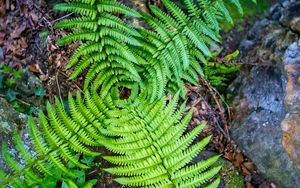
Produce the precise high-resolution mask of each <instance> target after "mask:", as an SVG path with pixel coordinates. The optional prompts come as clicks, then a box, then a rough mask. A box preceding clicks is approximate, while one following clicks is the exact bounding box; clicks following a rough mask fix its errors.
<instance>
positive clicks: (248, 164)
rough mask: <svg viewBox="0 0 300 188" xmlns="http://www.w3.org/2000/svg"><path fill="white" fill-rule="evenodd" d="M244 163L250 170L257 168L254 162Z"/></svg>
mask: <svg viewBox="0 0 300 188" xmlns="http://www.w3.org/2000/svg"><path fill="white" fill-rule="evenodd" d="M242 165H244V166H245V167H246V168H247V169H248V170H249V171H250V172H253V171H254V170H255V165H254V164H253V162H244V163H243V164H242Z"/></svg>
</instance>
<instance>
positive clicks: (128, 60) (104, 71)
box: [55, 0, 141, 97]
mask: <svg viewBox="0 0 300 188" xmlns="http://www.w3.org/2000/svg"><path fill="white" fill-rule="evenodd" d="M55 9H56V10H61V11H71V12H75V13H77V14H79V15H80V16H81V17H78V18H72V19H69V20H64V21H62V22H60V23H58V24H56V27H57V28H60V29H73V32H72V33H70V34H68V35H66V36H64V37H62V38H61V39H60V40H59V41H58V44H60V45H64V44H68V43H70V42H76V41H82V42H83V44H82V45H81V46H80V47H79V48H78V50H77V51H76V52H75V53H74V55H73V57H72V58H71V59H70V62H69V64H68V66H67V68H68V69H69V68H72V67H75V70H74V72H73V74H72V75H71V76H70V79H74V78H76V77H77V76H78V75H79V74H81V73H82V72H83V71H84V70H86V69H87V68H88V73H87V76H86V80H85V84H84V88H85V89H87V88H88V87H89V86H90V85H91V84H92V83H93V85H94V87H93V88H94V90H98V89H100V90H102V91H103V92H102V96H103V97H104V96H105V95H106V94H107V93H108V92H109V91H110V90H111V89H112V87H118V85H121V86H122V85H126V84H127V85H128V83H141V78H140V75H139V73H138V71H137V69H138V62H137V59H136V57H135V55H134V54H133V53H132V52H131V50H130V49H129V48H128V45H130V46H139V45H140V43H139V41H138V40H137V39H136V37H139V36H140V34H139V33H138V32H137V31H136V30H135V29H134V28H132V27H130V26H128V25H127V24H126V23H124V22H123V21H122V20H121V19H120V18H118V17H117V16H115V13H119V14H126V15H130V16H136V17H139V16H140V14H139V13H138V12H136V11H134V10H131V9H129V8H128V7H126V6H124V5H122V4H120V3H117V2H113V1H108V0H101V1H97V2H95V1H86V0H81V1H75V2H71V3H63V4H58V5H56V6H55ZM112 12H113V13H114V14H112Z"/></svg>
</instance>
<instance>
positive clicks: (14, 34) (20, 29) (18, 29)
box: [10, 23, 27, 39]
mask: <svg viewBox="0 0 300 188" xmlns="http://www.w3.org/2000/svg"><path fill="white" fill-rule="evenodd" d="M26 28H27V26H26V23H22V24H21V25H19V26H18V27H16V28H15V30H14V31H13V32H12V33H11V34H10V36H11V37H12V38H13V39H15V38H19V37H20V35H21V34H22V32H23V31H25V29H26Z"/></svg>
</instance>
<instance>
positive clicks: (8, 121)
mask: <svg viewBox="0 0 300 188" xmlns="http://www.w3.org/2000/svg"><path fill="white" fill-rule="evenodd" d="M27 123H28V117H27V116H26V115H25V114H22V113H19V112H16V111H15V110H14V109H13V107H12V106H11V105H10V104H9V103H8V102H7V101H6V100H5V99H3V98H0V151H1V148H2V144H3V143H7V144H8V147H9V152H10V154H11V155H12V156H14V157H16V158H18V153H17V151H16V149H15V147H14V144H13V140H12V137H13V136H12V135H13V133H14V132H15V131H16V132H18V134H20V135H21V138H22V139H23V141H24V143H25V145H26V146H31V145H32V144H31V142H30V138H29V134H28V131H27V129H26V128H27V127H28V125H27ZM30 148H32V147H27V149H29V150H30V152H32V154H34V151H32V149H30ZM0 153H1V152H0ZM18 160H19V161H21V163H22V159H20V158H19V159H18ZM0 169H1V170H3V169H4V170H6V171H7V170H8V168H7V166H6V164H5V162H4V160H3V157H2V155H0Z"/></svg>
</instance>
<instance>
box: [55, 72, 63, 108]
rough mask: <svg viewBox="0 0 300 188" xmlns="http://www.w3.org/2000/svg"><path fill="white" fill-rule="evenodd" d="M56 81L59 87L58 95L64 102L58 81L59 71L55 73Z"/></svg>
mask: <svg viewBox="0 0 300 188" xmlns="http://www.w3.org/2000/svg"><path fill="white" fill-rule="evenodd" d="M55 81H56V86H57V89H58V95H59V98H60V101H61V103H62V104H63V99H62V97H61V91H60V87H59V83H58V72H57V73H56V74H55Z"/></svg>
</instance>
